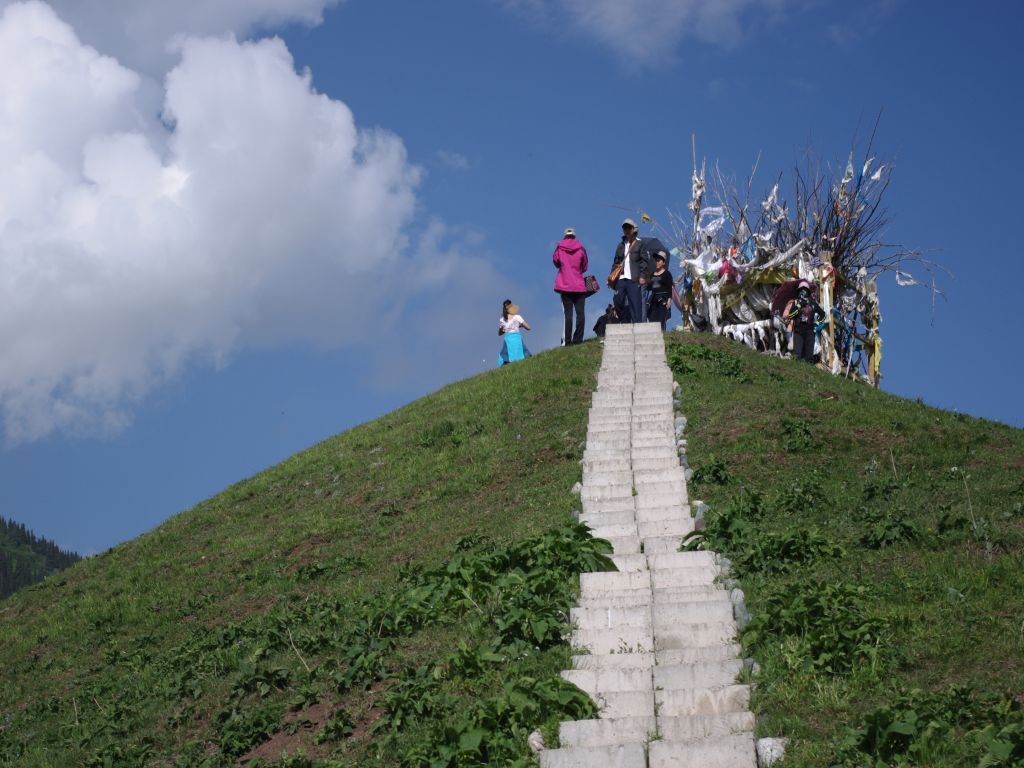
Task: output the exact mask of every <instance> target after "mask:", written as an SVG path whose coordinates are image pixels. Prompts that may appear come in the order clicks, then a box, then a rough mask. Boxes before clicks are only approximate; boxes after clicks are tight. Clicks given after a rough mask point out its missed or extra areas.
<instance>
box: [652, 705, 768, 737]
mask: <svg viewBox="0 0 1024 768" xmlns="http://www.w3.org/2000/svg"><path fill="white" fill-rule="evenodd" d="M756 725H757V722H756V718H755V717H754V714H753V713H752V712H748V711H747V712H725V713H723V714H721V715H677V716H673V717H661V718H659V719H658V734H659V735H660V736H661V738H662V739H664V740H665V741H692V740H694V739H709V738H713V737H716V736H728V735H730V734H733V733H747V734H751V733H752V732H753V730H754V727H755V726H756Z"/></svg>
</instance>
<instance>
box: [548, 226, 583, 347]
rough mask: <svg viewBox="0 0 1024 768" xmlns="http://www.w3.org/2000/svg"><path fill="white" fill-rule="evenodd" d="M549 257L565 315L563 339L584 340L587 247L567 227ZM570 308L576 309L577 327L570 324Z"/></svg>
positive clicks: (573, 231) (556, 289) (565, 340)
mask: <svg viewBox="0 0 1024 768" xmlns="http://www.w3.org/2000/svg"><path fill="white" fill-rule="evenodd" d="M551 261H552V262H553V263H554V265H555V266H556V267H557V268H558V274H557V275H556V276H555V292H556V293H558V294H559V295H560V296H561V297H562V312H563V313H564V315H565V330H564V332H563V334H562V343H563V344H564V345H565V346H569V345H570V344H579V343H580V342H582V341H583V330H584V329H583V323H584V322H585V320H584V305H585V303H586V300H587V286H586V283H585V282H584V281H583V273H584V272H586V271H587V265H588V263H589V262H588V260H587V249H586V248H584V247H583V244H582V243H581V242H580V241H579V240H577V239H576V230H574V229H573V228H572V227H568V228H567V229H566V230H565V232H564V233H563V235H562V239H561V240H560V241H559V243H558V245H557V246H556V247H555V253H554V255H553V256H552V257H551ZM573 311H575V313H576V330H575V331H574V330H573V327H572V315H573Z"/></svg>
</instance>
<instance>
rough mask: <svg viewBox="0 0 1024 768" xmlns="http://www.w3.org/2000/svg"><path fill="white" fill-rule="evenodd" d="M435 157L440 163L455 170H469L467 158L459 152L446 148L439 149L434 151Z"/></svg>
mask: <svg viewBox="0 0 1024 768" xmlns="http://www.w3.org/2000/svg"><path fill="white" fill-rule="evenodd" d="M436 156H437V159H438V160H439V161H440V163H441V165H444V166H447V167H448V168H453V169H454V170H456V171H466V170H469V158H468V157H466V156H465V155H463V154H461V153H460V152H451V151H449V150H447V149H439V150H438V151H437V152H436Z"/></svg>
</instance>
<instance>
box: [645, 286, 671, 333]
mask: <svg viewBox="0 0 1024 768" xmlns="http://www.w3.org/2000/svg"><path fill="white" fill-rule="evenodd" d="M670 298H671V296H658V295H654V296H651V303H650V304H648V305H647V322H649V323H661V330H663V331H664V330H665V323H666V322H668V319H669V318H670V317H672V310H671V309H669V306H668V302H669V299H670Z"/></svg>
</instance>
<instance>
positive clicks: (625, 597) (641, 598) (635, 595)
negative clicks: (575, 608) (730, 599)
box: [579, 587, 732, 608]
mask: <svg viewBox="0 0 1024 768" xmlns="http://www.w3.org/2000/svg"><path fill="white" fill-rule="evenodd" d="M650 604H651V588H650V587H634V588H631V589H620V590H615V591H611V592H609V591H602V590H595V591H594V592H591V593H582V592H581V593H580V597H579V605H580V607H581V608H629V607H637V606H643V605H650ZM730 605H732V603H730Z"/></svg>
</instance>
